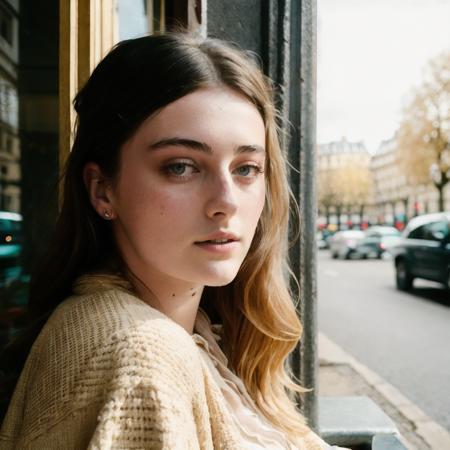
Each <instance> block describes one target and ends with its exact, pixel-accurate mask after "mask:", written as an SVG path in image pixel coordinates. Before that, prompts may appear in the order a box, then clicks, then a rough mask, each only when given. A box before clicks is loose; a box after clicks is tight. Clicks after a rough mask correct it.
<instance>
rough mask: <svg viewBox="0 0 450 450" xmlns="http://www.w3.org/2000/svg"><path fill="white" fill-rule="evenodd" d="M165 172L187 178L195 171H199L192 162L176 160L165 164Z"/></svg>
mask: <svg viewBox="0 0 450 450" xmlns="http://www.w3.org/2000/svg"><path fill="white" fill-rule="evenodd" d="M164 172H166V173H167V174H168V175H170V176H173V177H178V178H187V177H189V176H190V175H192V174H193V173H195V172H198V170H197V168H196V167H195V166H194V165H192V164H188V163H184V162H176V163H172V164H167V165H166V166H164Z"/></svg>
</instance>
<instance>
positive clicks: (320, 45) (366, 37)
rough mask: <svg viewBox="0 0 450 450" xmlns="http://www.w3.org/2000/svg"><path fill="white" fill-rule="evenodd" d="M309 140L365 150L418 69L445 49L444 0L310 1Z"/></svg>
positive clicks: (447, 1)
mask: <svg viewBox="0 0 450 450" xmlns="http://www.w3.org/2000/svg"><path fill="white" fill-rule="evenodd" d="M317 13H318V38H317V50H318V55H317V64H318V67H317V70H318V74H317V82H318V86H317V109H318V117H317V142H318V143H326V142H329V141H332V140H339V139H341V138H342V137H343V136H345V137H347V139H349V140H353V141H360V140H362V141H364V142H365V144H366V146H367V148H368V149H369V151H371V152H373V151H374V150H375V149H376V148H377V146H378V144H379V142H380V141H381V140H383V139H388V138H390V137H392V135H393V134H394V132H395V130H396V128H397V126H398V123H399V120H400V113H401V108H402V105H403V103H404V98H405V95H406V94H407V93H408V91H409V90H410V89H411V87H412V86H413V85H418V84H420V81H421V78H422V72H423V67H424V65H425V64H426V62H427V61H428V60H429V59H430V58H432V57H433V56H435V55H437V54H439V53H441V52H442V51H444V50H450V0H317Z"/></svg>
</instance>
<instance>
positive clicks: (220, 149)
mask: <svg viewBox="0 0 450 450" xmlns="http://www.w3.org/2000/svg"><path fill="white" fill-rule="evenodd" d="M264 164H265V128H264V123H263V120H262V118H261V116H260V114H259V112H258V110H257V109H256V107H255V106H254V105H253V104H251V103H250V102H249V101H248V100H247V99H246V98H245V97H243V96H241V95H239V94H237V93H235V92H234V91H232V90H230V89H227V88H224V87H217V88H203V89H200V90H197V91H195V92H193V93H191V94H189V95H186V96H185V97H182V98H181V99H179V100H177V101H175V102H173V103H171V104H169V105H168V106H166V107H164V108H163V109H161V110H160V111H159V112H158V113H156V114H154V115H153V116H152V117H150V118H149V119H147V120H146V121H145V122H143V124H142V125H141V126H140V127H139V128H138V130H137V131H136V133H135V134H134V135H133V136H132V137H131V138H130V139H129V140H128V141H127V142H126V143H125V144H124V145H123V147H122V149H121V164H120V173H119V178H118V182H117V185H116V187H115V188H114V190H113V191H112V200H111V205H112V210H113V213H114V214H115V220H113V227H114V232H115V236H116V239H117V243H118V245H119V247H120V249H121V252H122V254H123V256H124V258H125V260H126V262H127V263H128V265H129V266H130V268H131V269H132V270H133V271H137V272H138V273H139V274H141V275H144V276H145V275H146V274H148V276H150V277H155V276H156V277H158V276H159V277H161V276H162V277H163V278H171V279H175V280H180V281H182V280H183V281H186V282H188V283H195V284H201V285H209V286H221V285H225V284H228V283H230V282H231V281H232V280H233V279H234V278H235V276H236V274H237V272H238V270H239V267H240V266H241V264H242V262H243V260H244V257H245V255H246V254H247V251H248V249H249V247H250V244H251V241H252V238H253V236H254V233H255V229H256V226H257V223H258V220H259V218H260V215H261V212H262V209H263V206H264V199H265V180H264V173H263V171H264ZM227 234H229V235H227ZM214 238H217V239H226V240H227V241H228V240H229V239H231V242H228V243H226V244H220V243H216V244H213V243H205V241H207V240H212V239H214Z"/></svg>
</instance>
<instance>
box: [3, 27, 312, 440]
mask: <svg viewBox="0 0 450 450" xmlns="http://www.w3.org/2000/svg"><path fill="white" fill-rule="evenodd" d="M211 85H225V86H227V87H229V88H231V89H234V90H235V91H237V92H239V93H240V94H241V95H244V96H245V97H246V98H247V99H248V100H249V101H250V102H252V103H253V104H254V105H255V106H256V107H257V108H258V110H259V112H260V114H261V116H262V118H263V120H264V123H265V129H266V155H267V156H266V158H267V161H266V170H265V177H266V186H267V189H266V200H265V205H264V209H263V212H262V215H261V218H260V220H259V223H258V226H257V229H256V233H255V236H254V239H253V242H252V245H251V247H250V250H249V252H248V254H247V256H246V258H245V260H244V262H243V264H242V266H241V268H240V270H239V272H238V275H237V276H236V278H235V279H234V281H233V282H231V283H230V284H229V285H227V286H224V287H208V288H205V291H204V294H203V297H202V304H208V305H209V306H213V307H214V309H215V311H216V312H217V313H218V316H219V317H220V320H221V321H222V323H223V329H224V336H225V339H224V341H225V348H224V350H225V352H226V353H227V356H228V358H229V360H230V364H231V366H232V368H233V369H234V370H235V372H236V373H237V374H238V376H240V377H241V378H242V380H243V382H244V384H245V386H246V387H247V389H248V391H249V393H250V395H251V396H252V398H253V399H254V401H255V402H256V404H257V405H258V407H259V408H260V410H261V411H262V413H263V414H264V415H265V416H266V418H267V419H269V420H270V421H271V422H272V423H273V424H274V425H275V426H276V427H278V428H279V429H281V430H283V431H285V432H286V434H287V435H288V436H289V437H290V438H291V440H292V441H293V442H295V440H296V437H301V435H302V434H303V432H304V430H305V426H304V419H303V417H302V416H301V415H300V414H299V413H298V412H297V410H296V408H295V406H294V404H293V403H292V401H291V400H290V398H289V394H290V393H292V392H304V389H302V388H301V387H300V386H299V385H298V383H297V382H295V381H292V380H291V378H290V376H289V374H288V373H287V372H286V367H285V363H286V359H287V357H288V355H289V353H290V352H291V351H292V350H293V348H294V347H295V345H296V344H297V342H298V340H299V339H300V335H301V330H302V328H301V324H300V321H299V319H298V317H297V314H296V309H295V305H294V302H293V298H292V295H291V293H290V291H289V279H290V271H289V267H288V264H287V239H286V236H287V233H288V218H289V204H290V190H289V184H288V179H287V169H286V159H285V157H284V155H283V153H282V150H281V148H280V144H279V140H278V130H277V125H276V111H275V108H274V103H273V90H272V87H271V84H270V81H269V80H268V79H267V78H266V77H264V75H263V74H262V72H261V70H260V69H259V67H258V65H257V63H256V62H255V61H254V59H253V58H252V57H251V56H250V55H249V54H246V53H244V52H242V51H241V50H238V49H237V48H235V47H233V46H231V45H228V44H225V43H224V42H222V41H219V40H216V39H210V38H207V39H202V38H197V37H193V36H191V35H188V34H185V33H169V34H162V35H157V36H147V37H142V38H138V39H132V40H127V41H123V42H121V43H119V44H117V45H116V46H115V47H114V48H113V49H112V50H111V51H110V53H109V54H108V55H107V56H106V57H105V58H104V59H103V60H102V61H101V62H100V63H99V65H98V66H97V67H96V68H95V70H94V71H93V73H92V75H91V77H90V78H89V80H88V81H87V83H86V85H85V86H84V87H83V88H82V89H81V91H80V92H79V93H78V95H77V96H76V98H75V100H74V106H75V110H76V112H77V114H78V116H77V127H76V135H75V140H74V145H73V148H72V151H71V153H70V156H69V158H68V161H67V165H66V168H65V172H64V185H63V202H62V208H61V212H60V214H59V217H58V220H57V224H56V232H55V235H54V238H53V241H52V244H51V246H50V248H49V251H48V254H47V255H46V257H45V260H44V261H42V262H41V263H40V265H39V267H40V269H39V271H37V272H36V273H35V274H34V275H33V277H32V282H31V285H30V299H29V314H30V318H31V319H32V325H30V327H29V329H28V330H27V331H26V332H25V333H24V334H23V335H22V336H21V337H20V339H18V340H17V341H16V342H14V343H12V344H11V345H10V346H8V348H7V350H6V351H7V352H9V355H13V356H8V359H9V360H14V361H15V362H16V364H15V367H14V369H15V371H16V375H18V373H19V372H20V370H21V368H22V366H23V363H24V361H25V358H26V356H27V354H28V352H29V349H30V346H31V344H32V342H33V341H34V339H35V338H36V336H37V334H38V333H39V331H40V330H41V328H42V326H43V325H44V323H45V321H46V320H47V318H48V317H49V315H50V314H51V313H52V312H53V310H54V309H55V307H56V306H57V305H58V304H59V303H60V302H61V301H63V300H64V299H65V298H66V297H67V296H69V295H70V294H71V289H72V284H73V282H74V280H75V279H76V278H77V277H78V276H80V275H81V274H83V273H85V272H92V271H96V270H102V271H105V270H114V271H120V270H121V268H123V262H122V261H121V260H120V256H119V252H118V251H117V249H116V247H115V243H114V236H113V234H112V230H111V228H110V223H109V222H107V221H104V220H102V219H101V218H99V216H98V214H97V213H96V212H95V211H94V209H93V208H92V206H91V203H90V201H89V198H88V195H87V191H86V188H85V186H84V184H83V177H82V170H83V167H84V165H85V164H86V163H87V162H90V161H93V162H96V163H97V164H98V165H99V166H100V168H101V169H102V172H103V173H104V174H105V175H106V176H107V177H108V178H110V179H111V180H114V179H116V177H117V174H118V171H119V164H120V148H121V146H122V145H123V143H124V142H125V141H126V140H127V139H128V138H129V137H130V136H131V135H132V134H133V132H134V131H135V130H136V129H137V127H138V126H139V125H140V124H141V123H142V121H143V120H144V119H146V118H147V117H149V116H150V115H151V114H152V113H154V112H155V111H157V110H159V109H160V108H163V107H164V106H166V105H168V104H170V103H171V102H173V101H175V100H177V99H179V98H181V97H183V96H184V95H186V94H188V93H190V92H193V91H194V90H196V89H199V88H201V87H204V86H211ZM123 273H124V274H125V271H123Z"/></svg>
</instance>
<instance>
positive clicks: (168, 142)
mask: <svg viewBox="0 0 450 450" xmlns="http://www.w3.org/2000/svg"><path fill="white" fill-rule="evenodd" d="M169 146H175V147H176V146H178V147H187V148H191V149H192V150H198V151H201V152H205V153H208V154H210V155H212V154H213V153H214V152H213V150H212V148H211V147H210V146H209V145H208V144H206V143H205V142H199V141H195V140H193V139H186V138H178V137H174V138H167V139H161V140H159V141H157V142H154V143H153V144H150V145H149V149H150V150H158V149H161V148H163V147H169ZM255 152H256V153H265V150H264V148H263V147H261V146H260V145H239V146H238V147H236V148H235V149H234V153H255Z"/></svg>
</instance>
